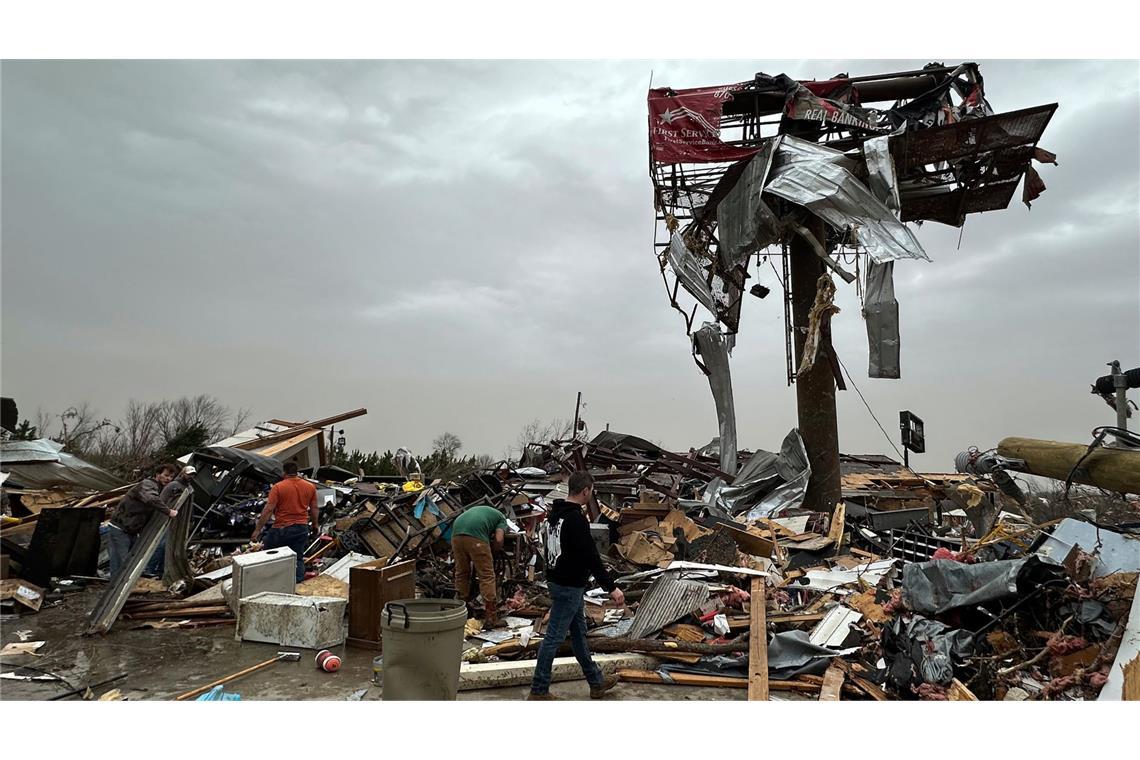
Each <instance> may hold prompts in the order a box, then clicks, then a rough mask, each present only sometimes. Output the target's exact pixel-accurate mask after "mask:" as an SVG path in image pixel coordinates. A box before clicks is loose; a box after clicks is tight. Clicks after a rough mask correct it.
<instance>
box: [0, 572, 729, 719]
mask: <svg viewBox="0 0 1140 760" xmlns="http://www.w3.org/2000/svg"><path fill="white" fill-rule="evenodd" d="M102 589H103V586H102V584H96V585H93V586H92V587H91V588H89V589H87V590H84V591H78V592H73V593H69V594H66V595H64V597H63V598H62V599H60V600H59V601H57V602H55V603H52V602H50V601H49V602H45V605H44V607H43V608H42V609H41V610H40V611H39V612H38V613H36V614H26V615H19V616H16V615H5V616H4V617H3V619H2V620H0V642H2V643H3V644H5V645H6V644H8V643H10V642H16V641H21V637H20V636H19V635H17V632H18V631H23V632H25V636H26V640H27V641H44V642H45V644H44V645H43V647H42V648H41V649H40V650H39V652H40V655H41V656H38V657H36V656H31V655H15V656H10V657H4V659H3V665H2V668H0V672H5V673H7V672H12V671H16V672H26V671H20V670H19V669H18V667H19V666H31V667H34V668H37V669H39V670H41V671H47V672H50V673H52V674H55V675H57V676H60V677H61V678H63V679H64V681H50V682H44V681H31V682H23V681H11V680H0V699H2V700H47V699H50V698H52V697H54V696H57V695H59V694H63V693H65V692H67V691H69V690H71V689H73V688H81V687H86V686H87V685H88V684H93V683H98V682H100V681H102V680H104V679H108V678H112V677H114V676H117V675H119V674H121V673H125V674H126V677H125V678H123V679H122V680H119V681H116V682H115V683H112V684H108V685H106V686H102V687H98V688H95V689H93V692H94V696H95V697H98V696H100V695H101V694H103V693H105V692H107V691H110V690H111V689H115V688H117V689H119V690H120V691H121V692H122V695H123V697H124V698H125V699H128V700H169V699H173V698H174V697H176V696H178V695H179V694H182V693H184V692H187V691H190V690H191V689H194V688H197V687H199V686H203V685H205V684H207V683H210V682H211V681H216V680H218V679H219V678H222V677H224V676H226V675H229V674H231V673H234V672H237V671H239V670H242V669H243V668H247V667H250V666H251V665H255V664H257V663H259V662H262V661H264V660H267V659H269V658H271V657H273V656H274V655H275V654H276V653H277V651H278V650H279V649H290V650H295V648H292V647H278V646H275V645H273V644H257V643H243V642H240V641H235V640H234V628H233V626H232V625H229V626H222V627H215V628H202V629H198V630H177V629H171V630H153V629H140V628H138V626H140V625H141V623H140V622H137V621H134V622H133V621H129V620H119V621H118V622H117V623H116V624H115V627H114V628H113V629H112V630H111V632H110V633H109V634H107V635H106V636H101V637H90V638H89V637H85V636H83V635H82V631H83V629H84V628H85V627H86V623H87V614H88V613H89V612H90V610H91V609H92V608H93V607H94V606H95V604H96V602H97V601H98V598H99V594H100V593H101V591H102ZM333 651H335V652H336V653H337V654H339V655H340V656H341V658H342V661H343V665H342V666H341V669H340V671H338V672H336V673H325V672H323V671H320V670H318V669H317V668H316V666H315V664H314V662H313V657H314V655H315V654H316V653H315V652H313V651H308V650H301V652H302V654H301V660H300V661H299V662H279V663H276V664H274V665H271V666H269V667H268V668H266V669H264V670H262V671H259V672H257V673H254V674H252V675H249V676H247V677H245V678H242V679H241V680H239V681H235V682H234V683H233V684H232V685H229V686H227V687H226V689H227V691H234V692H237V693H238V694H240V695H241V698H242V699H243V700H250V699H253V700H347V699H350V698H352V697H353V695H354V694H356V693H357V692H359V691H360V690H362V689H367V692H365V693H364V695H363V697H358V698H361V699H363V700H365V701H370V700H379V699H381V698H382V688H380V687H376V686H373V685H372V658H373V655H374V653H373V652H367V651H364V650H360V649H354V648H346V647H343V646H342V647H337V648H335V649H334V650H333ZM528 690H529V689H528V687H526V686H519V687H512V688H501V689H483V690H479V691H465V692H460V693H459V699H460V700H475V699H495V700H503V699H507V700H510V699H525V698H526V694H527V692H528ZM551 693H553V694H555V695H557V696H559V697H562V698H564V699H587V698H588V697H589V687H588V686H587V684H586V682H585V681H582V680H578V681H570V682H563V683H556V684H554V685H553V686H552V687H551ZM745 697H746V692H745V690H743V689H727V688H700V687H686V686H662V685H655V684H621V685H619V686H618V687H617V688H616V689H615V690H614V691H613V692H611V693H610V694H609V695H607V697H606V699H607V700H686V699H688V700H743V699H745ZM76 698H77V697H71V699H76Z"/></svg>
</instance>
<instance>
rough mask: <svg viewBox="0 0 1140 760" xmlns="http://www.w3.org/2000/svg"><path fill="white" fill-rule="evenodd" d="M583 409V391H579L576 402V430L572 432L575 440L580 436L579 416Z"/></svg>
mask: <svg viewBox="0 0 1140 760" xmlns="http://www.w3.org/2000/svg"><path fill="white" fill-rule="evenodd" d="M581 410H582V391H578V402H577V403H576V404H574V432H573V434H572V436H573V438H574V439H575V440H577V438H578V416H579V413H580V412H581Z"/></svg>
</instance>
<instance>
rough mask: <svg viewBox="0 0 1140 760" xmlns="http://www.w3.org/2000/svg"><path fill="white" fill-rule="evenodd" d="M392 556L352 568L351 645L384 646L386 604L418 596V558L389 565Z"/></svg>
mask: <svg viewBox="0 0 1140 760" xmlns="http://www.w3.org/2000/svg"><path fill="white" fill-rule="evenodd" d="M388 559H389V558H388V557H382V558H381V559H377V560H373V561H372V562H365V563H364V564H362V565H356V566H355V567H353V568H351V569H350V570H349V571H348V645H349V646H355V647H361V648H364V649H377V650H378V649H380V648H381V641H380V613H381V611H383V609H384V605H385V604H387V603H388V602H393V601H396V600H398V599H414V598H415V596H416V561H415V560H414V559H409V560H406V561H404V562H397V563H395V564H393V565H389V564H388Z"/></svg>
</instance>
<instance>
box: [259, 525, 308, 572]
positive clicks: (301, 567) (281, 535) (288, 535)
mask: <svg viewBox="0 0 1140 760" xmlns="http://www.w3.org/2000/svg"><path fill="white" fill-rule="evenodd" d="M282 546H288V547H289V548H290V549H292V550H293V553H294V554H296V555H297V583H300V582H301V581H303V580H305V549H308V548H309V526H308V525H289V526H287V527H285V528H270V529H269V530H267V531H265V548H266V549H280V548H281V547H282Z"/></svg>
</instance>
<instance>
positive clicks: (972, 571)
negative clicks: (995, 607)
mask: <svg viewBox="0 0 1140 760" xmlns="http://www.w3.org/2000/svg"><path fill="white" fill-rule="evenodd" d="M1063 575H1064V572H1063V569H1061V568H1060V566H1058V565H1046V564H1045V563H1043V562H1042V561H1041V560H1040V559H1039V558H1038V557H1036V556H1029V557H1025V558H1022V559H1013V560H1001V561H995V562H980V563H978V564H976V565H967V564H964V563H961V562H955V561H953V560H945V559H936V560H931V561H929V562H914V563H911V564H909V565H906V566H905V567H904V568H903V596H904V598H905V600H906V603H907V606H908V607H910V609H912V610H914V611H915V612H919V613H921V614H923V615H938V614H941V613H943V612H946V611H948V610H953V609H957V608H959V607H973V606H976V605H979V604H985V603H986V602H993V601H997V600H1000V599H1004V598H1008V597H1011V596H1016V595H1017V594H1018V593H1019V590H1025V589H1027V588H1030V587H1033V588H1036V587H1037V586H1039V585H1041V583H1043V582H1045V581H1047V580H1049V579H1050V578H1058V577H1061V576H1063Z"/></svg>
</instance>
